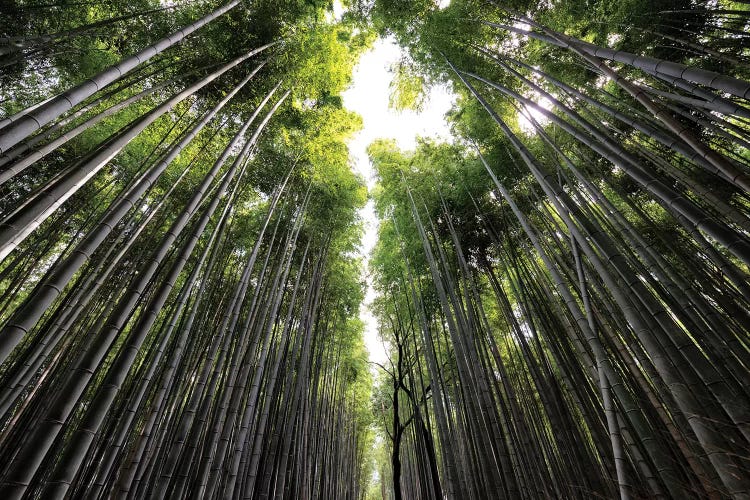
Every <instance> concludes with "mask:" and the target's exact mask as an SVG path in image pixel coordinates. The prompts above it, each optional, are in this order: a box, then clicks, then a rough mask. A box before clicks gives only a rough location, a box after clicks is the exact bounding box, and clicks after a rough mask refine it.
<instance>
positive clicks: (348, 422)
mask: <svg viewBox="0 0 750 500" xmlns="http://www.w3.org/2000/svg"><path fill="white" fill-rule="evenodd" d="M11 4H12V5H10V6H9V7H11V8H12V10H8V11H3V12H2V15H3V18H4V20H5V21H11V20H12V21H13V24H15V26H14V29H16V30H18V32H17V33H16V34H13V35H12V36H9V37H6V38H4V39H3V40H2V43H0V48H1V49H2V52H0V54H1V55H0V64H2V68H3V70H2V71H3V73H2V81H3V83H2V85H3V98H4V102H3V106H4V109H5V111H6V115H5V118H4V119H3V120H2V121H0V125H1V126H2V128H0V143H1V145H0V152H1V153H2V155H1V156H0V163H2V167H0V168H1V169H2V174H0V176H2V181H1V182H2V202H0V204H2V229H0V233H2V235H1V236H0V239H2V243H1V244H0V245H1V246H2V250H0V255H1V256H2V258H3V260H2V264H0V273H1V274H2V297H1V298H0V308H1V311H0V314H1V315H2V320H3V326H2V332H0V344H1V345H2V347H1V348H0V356H1V360H2V362H3V364H2V368H0V378H1V380H2V388H3V390H2V399H1V403H0V404H1V405H2V407H1V408H0V415H2V417H0V418H2V424H1V425H0V429H1V433H0V457H1V458H0V463H2V472H1V473H0V480H1V482H2V484H1V485H0V497H2V498H4V499H5V498H7V499H10V498H22V497H23V498H65V497H75V498H100V497H101V498H104V497H107V498H110V497H112V498H125V497H133V498H136V497H137V498H186V497H193V498H214V497H216V498H218V497H224V498H269V497H274V498H276V497H286V498H302V497H305V498H310V497H316V498H358V497H360V496H361V494H362V490H363V485H365V479H366V478H365V477H364V474H365V472H364V469H363V467H362V465H361V464H364V463H365V460H363V454H364V453H365V450H366V448H365V447H366V442H367V439H368V435H369V434H368V433H369V431H368V428H367V425H368V418H367V414H366V412H365V411H364V410H365V409H366V403H367V398H368V389H367V388H368V380H369V372H368V371H367V369H366V365H365V364H364V363H365V360H366V358H365V357H366V352H365V351H364V349H363V346H362V341H361V325H360V323H359V320H358V319H357V317H356V314H354V313H353V312H352V311H355V312H356V311H357V310H358V307H359V302H360V301H361V298H362V291H361V286H360V283H359V263H358V261H357V259H356V258H355V257H353V255H355V254H354V250H355V249H356V244H357V241H358V238H359V237H358V234H359V231H360V230H359V223H358V219H357V215H356V210H357V209H358V208H359V207H360V206H361V205H362V204H363V203H364V187H363V185H362V184H361V181H360V180H359V179H357V178H356V177H355V176H354V175H353V174H352V173H351V171H350V170H349V166H348V159H347V154H346V149H345V145H344V143H343V141H344V140H345V139H346V137H348V135H349V134H351V133H352V131H354V130H356V128H357V126H358V119H357V117H356V116H353V115H352V114H350V113H349V112H347V111H345V110H343V109H342V108H341V103H340V99H338V98H337V97H336V94H337V93H338V92H340V91H341V90H343V89H344V88H345V86H346V82H347V79H348V73H349V72H350V70H351V66H352V64H353V62H354V59H355V57H356V54H357V52H358V51H359V50H360V49H361V48H362V47H364V45H365V43H366V36H367V35H365V34H360V35H357V34H356V33H354V32H353V30H352V29H350V28H348V27H346V26H344V25H341V24H339V25H336V26H334V25H332V24H331V23H326V22H323V21H321V20H320V18H323V17H324V16H325V12H324V10H323V6H321V5H315V4H309V5H301V6H297V5H295V4H294V3H290V4H288V5H280V4H276V5H262V4H261V3H260V2H258V3H257V4H252V3H247V4H245V3H242V2H239V1H232V2H229V3H226V4H224V5H220V4H215V3H214V2H195V3H190V4H184V5H179V4H176V5H174V6H164V5H161V4H160V3H159V2H149V1H143V2H126V3H124V4H122V5H118V4H117V3H114V4H111V3H108V2H101V3H97V2H94V3H91V4H89V5H90V6H88V7H83V8H82V7H80V5H81V4H73V3H71V4H68V3H67V2H63V3H60V4H55V5H44V6H42V5H38V6H37V5H34V4H33V3H27V2H16V3H11ZM306 23H310V24H309V25H308V24H306ZM4 26H6V24H4ZM8 26H10V24H8ZM238 27H241V31H240V32H238ZM37 33H39V35H36V34H37ZM46 33H50V34H46ZM230 33H231V36H229V35H230ZM77 51H80V53H81V54H82V55H81V57H80V59H78V60H77V59H76V57H75V56H74V54H75V53H76V52H77ZM305 51H307V53H303V52H305ZM34 82H36V83H34ZM35 103H39V104H38V105H36V104H35ZM29 105H30V107H26V108H25V109H24V107H25V106H29ZM313 130H315V131H317V132H316V133H313V132H312V131H313Z"/></svg>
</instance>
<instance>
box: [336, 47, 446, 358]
mask: <svg viewBox="0 0 750 500" xmlns="http://www.w3.org/2000/svg"><path fill="white" fill-rule="evenodd" d="M402 55H403V54H402V51H401V48H400V47H399V46H398V45H396V44H395V43H394V41H393V40H390V39H385V40H383V39H379V40H378V41H376V42H375V44H374V47H373V48H372V50H370V51H369V52H367V53H366V54H364V55H363V56H362V58H361V59H360V61H359V64H358V65H357V67H356V68H355V69H354V75H353V81H352V85H351V87H350V88H349V89H348V90H347V91H346V92H344V94H343V97H344V105H345V106H346V107H347V108H348V109H350V110H352V111H355V112H357V113H359V114H360V115H361V116H362V120H363V125H364V128H363V129H362V130H361V131H360V132H359V133H358V134H357V135H356V136H355V137H354V138H353V139H352V140H351V141H349V153H350V155H351V157H352V159H353V160H354V170H355V171H356V172H358V173H360V174H362V176H363V177H364V178H365V179H366V181H367V187H368V188H372V187H373V186H374V184H375V177H374V175H375V174H374V171H373V168H372V164H371V163H370V161H369V159H368V157H367V152H366V150H367V146H368V145H369V144H370V143H371V142H373V141H374V140H375V139H379V138H391V139H395V140H396V142H397V143H398V145H399V147H401V148H402V149H414V147H415V146H416V138H417V136H421V137H435V138H440V139H443V140H446V141H447V140H450V132H449V130H448V125H447V123H446V121H445V118H444V115H445V113H446V112H447V111H448V110H449V109H450V108H451V106H452V104H453V100H454V96H453V95H452V94H451V93H450V91H449V90H448V89H447V88H445V87H435V88H432V89H431V90H430V91H429V94H428V96H427V99H426V101H425V105H424V111H422V112H419V113H417V112H413V111H404V112H397V111H394V110H392V109H390V108H389V107H388V98H389V96H390V88H389V85H390V82H391V80H392V76H393V75H392V74H391V73H390V71H389V70H390V68H391V66H392V65H393V64H394V63H396V62H398V61H399V59H401V57H402ZM361 215H362V218H363V219H364V221H365V236H364V239H363V241H362V254H363V256H364V257H365V262H366V263H367V262H368V261H369V255H370V252H371V251H372V248H373V246H374V245H375V241H376V240H377V234H378V220H377V217H376V216H375V210H374V207H373V203H372V201H369V202H368V203H367V205H366V206H365V208H364V209H363V210H362V212H361ZM365 272H366V273H367V274H366V276H365V279H366V281H367V284H368V285H367V295H366V297H365V303H364V304H363V305H362V308H361V309H360V317H361V318H362V320H363V321H364V323H365V344H366V345H367V350H368V351H369V352H370V361H375V362H378V363H381V364H383V363H385V362H386V361H387V358H386V354H385V349H384V347H383V344H382V342H381V340H380V338H379V336H378V332H377V322H376V320H375V318H374V317H373V315H372V313H371V311H370V308H369V306H370V304H371V302H372V299H373V298H374V297H375V292H374V290H373V288H372V279H371V277H370V275H369V272H368V271H365Z"/></svg>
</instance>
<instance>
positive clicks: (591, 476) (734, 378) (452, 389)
mask: <svg viewBox="0 0 750 500" xmlns="http://www.w3.org/2000/svg"><path fill="white" fill-rule="evenodd" d="M371 15H373V17H374V19H375V22H376V26H378V28H379V29H380V30H381V31H383V32H386V33H392V34H393V35H394V36H396V37H397V38H398V40H399V41H400V43H402V44H403V45H405V46H407V47H409V49H410V52H409V53H410V60H409V61H407V62H406V63H404V64H405V65H407V66H409V71H410V72H411V74H412V75H417V80H419V79H421V80H422V81H426V82H430V81H432V82H450V83H451V84H452V86H453V88H454V90H455V92H456V93H457V94H458V95H459V102H458V105H457V106H456V108H454V112H453V115H452V117H451V122H452V125H453V129H454V133H455V134H456V137H457V140H456V142H455V143H454V144H440V143H435V142H431V141H423V142H422V143H421V144H420V145H419V147H418V148H417V150H416V151H412V152H403V151H399V150H398V148H397V147H396V146H395V145H394V143H392V142H387V141H382V142H379V143H376V144H374V145H372V146H371V149H370V154H371V157H372V159H373V161H374V163H375V166H376V169H377V171H378V175H379V179H380V185H379V188H378V191H377V192H376V194H375V198H376V200H377V203H378V209H379V213H380V216H381V218H382V219H383V223H382V226H381V230H380V242H379V246H378V248H377V250H376V253H375V269H376V272H377V274H378V279H377V281H378V287H379V290H380V292H381V294H380V299H379V303H378V311H379V313H378V314H379V317H380V323H381V328H382V331H383V335H384V336H385V338H387V339H389V341H390V345H391V361H390V363H389V364H387V365H386V366H383V367H382V371H383V374H382V381H381V383H380V386H379V389H378V390H377V392H376V403H375V405H374V409H375V412H376V416H378V418H379V420H380V422H381V424H380V425H381V427H382V429H383V433H384V435H385V436H386V437H385V441H384V445H385V452H386V454H387V459H381V464H380V467H381V470H382V471H383V474H384V476H387V477H388V478H389V481H390V484H391V486H390V487H389V494H390V495H392V497H393V498H396V499H400V498H435V497H440V496H447V497H449V498H616V497H620V498H661V497H666V498H747V497H748V495H750V435H748V422H750V420H749V417H750V393H748V387H750V383H749V382H750V377H749V375H750V370H749V368H750V365H749V364H748V363H749V362H750V352H749V351H748V348H749V347H750V346H749V345H748V341H749V339H750V336H749V333H750V322H749V321H748V320H749V319H750V316H748V311H750V307H749V306H750V302H749V300H750V294H749V293H748V292H750V289H749V288H748V282H749V281H748V264H750V254H749V253H748V250H749V249H750V246H748V245H749V244H750V238H749V236H750V233H749V232H748V230H749V229H750V224H749V223H750V219H749V218H748V215H750V204H749V202H750V198H749V196H750V193H749V192H748V188H749V187H750V186H749V185H748V182H747V181H748V174H750V152H749V151H748V145H749V144H748V138H750V121H748V118H749V117H750V114H749V113H750V100H748V98H749V97H750V93H748V91H749V90H750V83H748V75H749V74H750V72H749V71H748V70H749V69H750V66H749V65H748V56H749V55H750V54H749V53H748V46H749V45H748V42H749V41H750V38H748V22H749V21H750V11H748V9H747V5H746V4H745V3H741V2H718V3H704V2H695V3H693V2H680V1H675V2H671V1H665V2H638V1H625V2H585V3H584V2H575V1H569V2H560V3H550V4H547V5H542V6H540V5H537V4H536V3H525V2H495V1H492V2H471V1H453V2H451V4H450V6H449V7H447V8H443V9H439V8H436V7H435V5H434V4H433V3H432V2H427V1H425V2H413V3H410V4H409V5H406V4H399V3H395V2H387V1H381V2H375V5H374V7H372V10H371ZM402 85H403V86H405V87H406V88H407V89H408V88H409V83H408V81H407V82H405V83H404V82H402ZM412 86H416V87H417V88H416V89H414V88H412V89H411V93H412V96H414V95H417V97H413V99H414V100H415V101H418V100H419V97H418V92H419V89H418V87H419V84H418V83H417V84H412Z"/></svg>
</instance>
